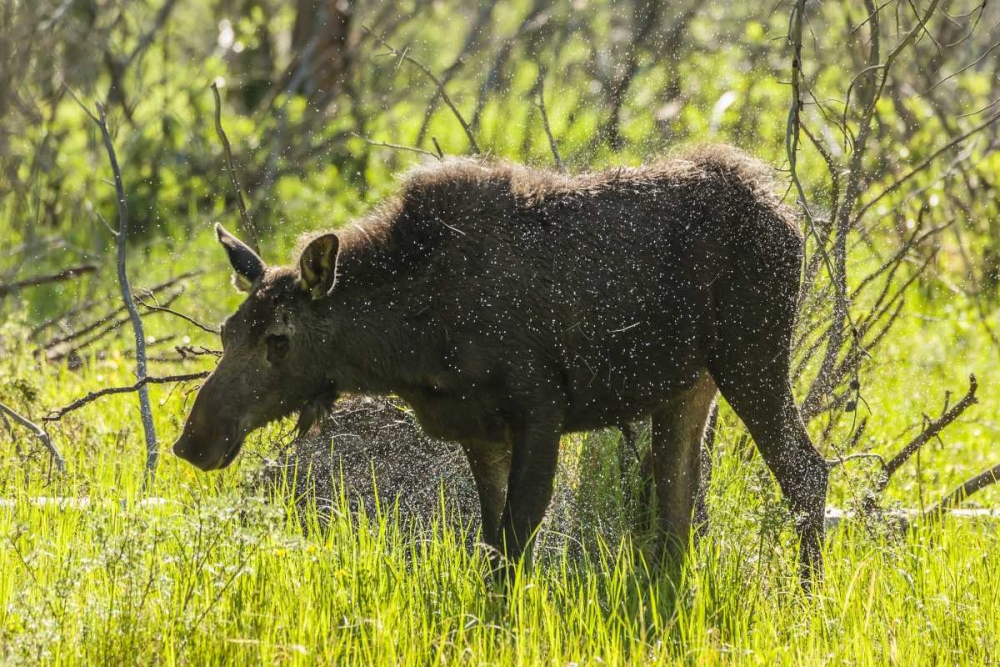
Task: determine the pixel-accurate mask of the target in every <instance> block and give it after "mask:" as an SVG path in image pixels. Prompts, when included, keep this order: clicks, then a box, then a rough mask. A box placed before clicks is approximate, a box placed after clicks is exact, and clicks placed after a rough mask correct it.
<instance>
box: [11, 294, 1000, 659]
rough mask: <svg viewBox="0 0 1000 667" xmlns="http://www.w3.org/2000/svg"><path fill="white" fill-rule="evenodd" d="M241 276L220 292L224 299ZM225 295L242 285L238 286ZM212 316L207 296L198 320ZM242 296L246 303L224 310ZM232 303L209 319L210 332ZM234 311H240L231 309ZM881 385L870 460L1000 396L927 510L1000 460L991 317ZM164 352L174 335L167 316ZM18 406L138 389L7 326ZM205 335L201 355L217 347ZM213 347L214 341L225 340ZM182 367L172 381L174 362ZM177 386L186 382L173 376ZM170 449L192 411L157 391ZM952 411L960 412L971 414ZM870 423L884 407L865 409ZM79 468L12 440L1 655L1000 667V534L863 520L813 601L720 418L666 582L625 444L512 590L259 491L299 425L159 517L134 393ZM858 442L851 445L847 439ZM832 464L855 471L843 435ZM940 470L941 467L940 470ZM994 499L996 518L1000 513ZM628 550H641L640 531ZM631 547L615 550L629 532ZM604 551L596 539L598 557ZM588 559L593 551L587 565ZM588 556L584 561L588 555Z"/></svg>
mask: <svg viewBox="0 0 1000 667" xmlns="http://www.w3.org/2000/svg"><path fill="white" fill-rule="evenodd" d="M222 282H223V277H219V276H213V277H210V278H208V279H207V281H206V284H207V285H216V286H217V287H211V288H206V289H218V290H222V289H225V287H224V285H223V284H222ZM220 294H221V292H220ZM195 303H196V302H195V301H194V300H191V301H189V303H188V304H187V305H189V306H192V307H193V306H194V304H195ZM227 305H228V304H227ZM223 307H225V306H224V305H223V304H221V303H219V304H216V305H214V306H211V307H209V306H202V307H201V308H200V309H199V308H197V307H195V308H194V309H195V310H197V311H199V312H198V314H199V315H202V316H204V317H206V318H209V319H211V318H212V317H213V316H214V314H215V311H213V310H212V309H213V308H219V309H221V308H223ZM219 312H221V310H220V311H219ZM916 312H924V313H927V312H935V313H939V314H940V318H937V319H935V318H928V317H927V316H923V317H922V318H917V317H908V318H906V319H904V320H903V321H902V323H901V325H900V329H899V333H898V335H897V337H896V338H895V339H894V341H893V342H892V343H891V344H890V345H889V346H887V347H886V348H884V349H883V350H882V351H881V353H880V354H879V355H877V357H876V358H875V360H874V361H873V362H872V364H871V365H870V367H869V368H868V369H867V370H866V373H865V376H864V378H865V382H864V386H865V396H866V399H867V401H868V404H869V405H870V406H871V410H872V413H871V421H872V427H871V431H870V433H871V439H872V440H871V442H866V443H863V444H865V445H866V446H868V445H871V446H873V447H875V448H876V450H877V451H882V452H892V451H894V450H895V449H896V448H898V446H899V444H900V442H901V440H905V439H906V437H907V436H908V435H909V434H910V431H908V430H907V428H908V427H909V426H910V425H911V424H918V423H919V421H920V415H921V413H923V412H928V413H933V414H936V413H937V411H938V410H939V408H940V405H941V403H942V401H943V398H944V392H945V390H951V391H952V392H953V396H954V395H957V394H960V393H962V392H964V390H965V388H966V385H965V382H966V380H965V377H966V374H967V372H968V371H970V370H975V371H976V372H977V373H979V374H980V376H981V378H982V379H983V386H982V389H981V394H980V398H981V404H980V405H979V406H977V407H975V408H973V409H972V410H970V411H969V413H967V415H966V416H965V417H963V419H962V420H960V422H959V423H956V424H955V425H953V426H952V427H950V428H949V429H948V430H947V431H946V432H945V434H944V439H943V442H942V443H939V444H937V443H936V444H934V445H929V446H928V448H927V451H925V452H924V453H923V454H922V458H921V461H920V467H919V471H918V468H917V466H916V465H914V464H913V463H911V464H909V465H908V467H907V468H906V469H905V470H904V471H902V472H901V473H900V474H899V476H898V479H897V480H895V481H894V484H893V487H892V488H891V497H890V500H891V501H893V502H898V503H900V504H903V505H906V506H917V505H918V503H919V502H920V498H921V497H923V498H924V499H925V501H932V500H933V499H935V498H936V497H938V496H939V495H940V493H942V492H943V491H944V490H946V489H948V488H949V487H950V486H952V485H954V484H955V483H957V482H958V481H959V480H961V479H962V478H964V477H966V476H968V475H969V474H971V473H973V472H976V471H977V470H979V469H982V468H983V467H985V466H986V465H987V463H992V462H995V459H996V454H995V450H994V448H993V447H992V444H993V443H994V442H995V441H996V435H997V434H996V430H997V424H996V423H995V421H994V420H995V419H996V411H995V406H996V405H997V388H996V386H995V385H994V384H993V383H992V382H991V381H990V378H991V377H995V376H996V375H997V371H998V368H997V366H998V365H1000V364H998V361H997V360H996V358H995V355H993V356H989V355H988V354H983V353H982V350H985V349H988V348H987V347H985V343H984V341H983V339H982V336H983V334H982V331H981V329H979V328H978V327H977V326H976V320H975V318H974V316H973V315H972V314H971V312H967V311H966V310H964V309H962V308H961V307H960V306H959V305H956V304H936V303H922V304H920V309H919V310H917V311H916ZM150 323H151V325H150V326H151V331H152V332H153V335H157V334H159V333H162V332H163V331H166V330H168V329H174V330H176V328H177V326H178V324H177V323H176V322H171V321H157V320H155V319H151V320H150ZM3 334H4V335H3V340H4V345H5V346H7V347H8V351H9V354H8V355H7V356H6V357H5V358H4V359H3V360H2V361H0V368H2V373H3V375H2V378H3V380H0V386H2V400H4V401H7V402H9V403H12V404H14V405H16V406H18V407H20V408H21V409H24V410H25V411H27V412H30V413H31V414H32V416H34V417H35V418H38V417H40V415H41V414H42V409H43V407H51V406H56V405H61V404H64V403H67V402H68V401H69V400H71V399H72V398H75V397H77V396H79V395H82V394H84V393H86V392H87V391H89V390H91V389H93V388H95V387H98V386H103V385H110V384H124V383H127V382H129V380H130V377H131V375H130V374H131V360H130V359H128V358H126V357H125V356H124V349H125V348H124V347H118V346H115V347H113V348H112V350H111V351H110V353H109V354H107V355H105V356H104V358H102V359H91V360H90V361H88V362H87V364H86V365H85V366H84V367H83V369H81V371H79V372H72V371H69V370H67V369H65V368H60V367H53V366H39V365H38V364H37V362H36V361H34V359H33V358H32V356H31V350H30V348H29V347H27V346H23V347H18V346H17V345H16V344H15V343H14V341H16V340H18V339H21V338H23V330H22V328H21V325H19V324H17V323H16V322H13V323H8V324H7V325H6V327H5V328H4V330H3ZM192 336H193V337H195V338H197V336H196V335H195V334H192ZM205 340H206V341H207V340H208V339H205ZM159 370H161V371H162V370H163V369H159ZM172 370H175V371H176V369H172ZM152 394H153V400H154V405H155V406H156V413H157V427H158V430H159V433H160V437H161V440H162V445H163V448H164V450H165V448H166V445H167V444H168V443H169V442H170V441H171V439H172V438H173V437H174V436H175V435H176V434H177V433H178V430H179V428H180V424H181V420H182V419H183V416H184V413H185V405H186V402H189V401H190V397H189V396H186V395H185V391H183V390H180V389H170V388H167V387H155V388H154V390H153V392H152ZM952 400H954V398H953V399H952ZM864 414H867V413H864ZM51 430H52V433H53V436H54V439H55V441H56V443H57V444H58V445H59V446H60V447H61V448H62V450H63V453H64V455H65V456H66V458H67V463H68V468H69V470H68V473H67V475H66V476H65V477H58V476H53V475H50V474H49V473H48V471H47V465H46V462H45V458H44V456H42V455H41V453H39V452H37V451H35V450H34V449H32V448H34V443H32V442H31V441H30V439H29V437H28V436H27V435H25V434H24V433H22V432H18V431H15V432H13V436H14V437H15V438H16V440H17V441H18V442H19V443H20V444H21V446H22V447H23V448H26V449H32V451H33V453H32V455H31V457H29V459H28V460H27V461H21V460H19V459H17V458H16V457H14V455H13V454H14V446H13V441H12V438H11V434H10V433H9V432H7V431H2V432H0V453H2V456H0V495H2V496H3V497H4V498H8V499H12V500H14V501H15V504H14V505H13V506H9V505H8V506H5V507H2V508H0V662H3V663H5V664H7V663H9V664H37V663H39V662H42V663H48V664H133V663H135V664H149V663H156V664H223V663H225V664H274V663H291V664H345V663H353V664H456V663H458V664H512V663H515V664H570V663H578V664H647V663H652V662H660V661H672V662H679V663H691V664H717V663H725V664H768V665H770V664H776V663H777V664H823V663H826V664H844V663H850V664H880V665H881V664H989V663H995V662H997V661H998V660H1000V654H998V651H1000V646H998V645H997V640H996V637H1000V548H998V547H1000V538H998V535H997V531H996V526H995V525H994V524H989V523H977V522H964V523H963V522H958V521H955V520H949V521H946V522H945V523H944V524H943V525H942V526H941V527H939V528H936V529H933V530H929V531H925V532H924V533H921V534H917V535H910V536H894V535H891V534H887V533H886V532H885V531H877V530H876V531H870V530H868V529H866V528H865V527H864V526H861V525H859V524H854V525H851V526H848V527H846V528H844V529H840V530H838V531H836V532H835V533H833V534H832V535H831V536H830V539H829V541H828V544H827V548H826V562H827V576H826V580H825V582H824V583H823V584H822V585H821V586H820V587H819V588H818V589H817V591H816V594H815V595H814V596H813V597H812V598H807V597H805V596H804V595H803V594H802V593H801V592H800V590H799V588H798V584H797V581H796V578H795V576H794V572H795V563H794V553H795V548H794V539H793V535H792V531H791V529H790V524H789V521H788V517H787V516H786V512H785V511H784V510H783V509H782V505H781V503H780V499H779V497H778V494H777V491H776V488H775V485H774V484H773V482H772V480H771V478H770V476H769V474H768V473H767V472H766V469H764V468H763V466H762V465H761V463H760V462H759V458H758V457H749V458H748V457H747V455H746V454H745V453H744V452H741V451H737V442H738V441H739V439H740V436H741V434H742V430H741V427H740V426H739V423H738V421H737V420H736V419H735V417H734V416H733V415H732V414H731V413H729V411H728V410H724V411H723V415H722V422H721V428H720V432H719V443H718V448H717V451H716V454H715V459H716V471H715V479H714V481H713V486H712V492H711V496H710V509H711V514H712V526H711V529H710V532H709V534H708V536H707V539H704V540H703V541H701V542H700V543H699V544H698V545H695V546H693V547H692V553H691V554H690V556H689V558H688V559H687V561H686V563H685V564H684V565H683V566H682V567H680V568H679V569H674V570H671V569H669V568H662V567H661V568H651V567H649V566H648V565H647V564H646V562H645V560H644V558H643V553H644V549H643V548H640V547H645V546H648V545H647V544H646V543H647V541H648V540H646V538H645V536H644V535H642V534H641V533H633V532H631V531H630V529H629V525H630V524H629V517H628V516H627V514H626V513H625V512H623V510H622V508H621V504H620V494H619V493H618V491H617V487H616V480H617V470H616V469H615V463H614V456H613V455H612V451H611V450H612V448H613V447H615V442H614V437H613V436H612V435H610V434H594V435H590V436H586V437H580V436H574V437H570V438H567V439H566V441H565V442H564V457H563V458H564V465H563V469H562V471H561V473H560V477H559V483H560V484H570V485H574V486H576V487H578V494H579V495H580V497H581V498H582V501H581V502H580V503H578V504H577V505H576V506H575V510H576V511H577V512H578V513H581V514H582V515H584V520H583V521H581V522H580V523H581V527H580V528H579V529H578V532H577V534H575V535H572V536H571V538H572V541H573V544H575V545H577V547H576V548H574V549H572V550H568V549H566V548H565V544H567V542H566V541H562V542H560V541H558V540H555V541H551V542H546V544H545V545H544V548H542V549H540V550H539V554H538V558H537V560H536V563H535V564H534V565H533V566H531V567H529V568H527V569H525V570H523V571H522V572H521V573H520V575H519V577H518V579H517V581H516V582H515V583H514V584H513V585H512V586H511V587H510V588H509V589H508V590H507V591H506V592H503V591H501V590H500V589H498V588H497V587H496V586H494V585H493V584H492V583H491V581H490V579H489V577H488V576H487V563H486V559H485V557H484V554H483V553H482V552H481V551H478V550H472V551H470V550H468V549H467V548H466V546H465V536H464V535H462V534H461V533H460V532H456V529H455V528H454V527H453V526H454V522H441V521H439V522H437V523H436V524H434V525H426V526H422V527H419V528H412V527H411V528H408V529H403V528H401V527H400V524H399V522H398V521H397V520H396V519H395V517H394V514H393V512H392V510H391V508H387V509H386V510H385V511H384V513H382V514H380V515H378V516H370V517H365V516H356V515H351V514H350V513H349V512H348V511H347V509H346V508H347V505H346V503H344V504H343V507H342V508H341V511H340V512H339V513H335V515H334V519H333V520H332V522H331V523H330V525H329V526H321V525H320V523H319V520H318V519H317V517H316V515H315V512H310V511H304V512H299V511H298V510H297V509H296V508H295V507H294V506H293V505H291V504H289V503H288V502H287V501H281V500H279V501H278V502H277V503H273V502H270V500H269V499H268V498H267V497H262V496H261V494H260V492H259V491H257V490H256V487H255V486H254V485H253V484H252V483H251V480H252V478H253V472H254V470H255V469H256V468H257V467H258V466H259V461H260V455H261V454H263V453H265V452H266V450H267V449H268V444H267V443H269V442H271V441H272V439H273V438H275V437H276V429H271V430H269V431H267V432H265V433H264V434H262V435H261V436H257V437H255V438H253V439H252V440H253V441H252V442H251V445H250V447H249V452H247V453H245V454H244V456H243V458H242V461H241V463H240V464H239V466H238V467H237V468H236V469H235V470H232V471H228V472H226V473H222V474H213V475H207V474H203V473H198V472H196V471H195V470H194V469H193V468H192V467H190V466H188V465H186V464H184V463H183V462H180V461H178V460H177V459H175V458H173V457H172V456H170V455H168V454H166V451H164V454H165V456H164V458H163V461H162V463H161V467H160V471H159V477H158V479H157V481H156V483H155V485H154V487H153V488H152V489H151V490H150V492H151V494H152V495H154V496H157V497H162V498H165V499H167V503H166V504H164V505H156V506H149V505H143V504H141V502H140V501H141V499H142V497H143V496H142V491H141V480H142V475H141V467H142V462H143V455H142V452H141V434H140V429H139V424H138V418H137V408H136V404H135V397H134V396H131V395H129V396H121V397H111V398H108V399H105V400H103V401H101V402H100V403H95V404H92V405H90V406H87V407H86V408H84V409H82V410H80V411H78V412H76V413H73V414H71V415H69V416H68V417H66V418H65V419H64V420H63V421H62V422H61V423H59V424H58V425H54V426H53V428H52V429H51ZM841 435H842V434H841ZM824 449H825V453H826V454H827V455H832V450H831V447H830V445H829V444H826V445H824ZM866 465H867V464H865V463H855V464H852V466H851V467H849V468H848V469H846V470H843V469H841V470H838V471H837V472H836V473H835V475H834V486H833V490H832V492H831V502H834V503H837V504H841V505H844V506H849V505H850V503H851V500H852V498H853V497H855V496H856V494H857V493H859V492H860V491H859V490H863V488H864V485H865V484H866V482H865V479H866V477H865V474H864V470H865V468H866ZM918 472H919V474H918ZM995 493H996V492H995V491H990V492H986V493H984V494H982V495H981V496H978V497H977V498H976V500H977V501H979V502H982V503H984V504H987V505H989V504H994V505H995V504H996V495H995ZM38 496H74V497H87V498H89V499H90V500H91V502H92V506H91V507H90V508H88V509H79V508H63V509H59V508H56V507H52V506H47V507H36V506H33V505H32V504H31V503H30V502H29V499H30V498H33V497H38ZM622 535H624V537H621V536H622ZM616 536H617V537H616ZM579 545H582V548H581V547H580V546H579ZM581 551H582V555H581ZM570 552H571V553H570Z"/></svg>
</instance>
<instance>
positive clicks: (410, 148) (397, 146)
mask: <svg viewBox="0 0 1000 667" xmlns="http://www.w3.org/2000/svg"><path fill="white" fill-rule="evenodd" d="M351 136H352V137H357V138H358V139H361V141H363V142H365V143H366V144H368V145H369V146H378V147H380V148H392V149H395V150H397V151H410V152H411V153H418V154H420V155H429V156H431V157H433V158H437V159H438V160H441V159H443V156H441V155H438V154H437V153H432V152H431V151H425V150H424V149H423V148H417V147H416V146H403V145H402V144H390V143H388V142H385V141H373V140H372V139H369V138H368V137H363V136H361V135H360V134H358V133H357V132H351Z"/></svg>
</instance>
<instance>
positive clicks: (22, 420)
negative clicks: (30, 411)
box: [0, 403, 66, 472]
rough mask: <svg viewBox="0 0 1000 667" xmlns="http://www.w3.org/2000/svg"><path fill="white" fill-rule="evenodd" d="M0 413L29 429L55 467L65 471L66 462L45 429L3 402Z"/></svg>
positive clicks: (0, 405) (0, 404)
mask: <svg viewBox="0 0 1000 667" xmlns="http://www.w3.org/2000/svg"><path fill="white" fill-rule="evenodd" d="M0 413H3V414H4V415H6V416H7V417H10V418H11V419H12V420H14V422H16V423H17V424H20V425H21V426H23V427H24V428H26V429H28V430H29V431H31V433H32V434H34V436H35V437H36V438H38V440H39V442H41V443H42V445H43V446H44V447H45V449H47V450H48V452H49V455H50V456H51V457H52V460H53V461H54V462H55V464H56V469H57V470H59V472H66V462H65V461H63V457H62V455H61V454H60V453H59V450H58V449H56V446H55V445H54V444H52V438H50V437H49V434H48V433H46V431H45V429H43V428H42V427H41V426H39V425H38V424H36V423H35V422H33V421H31V420H30V419H28V418H27V417H25V416H23V415H21V414H19V413H18V412H15V411H14V410H13V408H10V407H8V406H6V405H4V404H3V403H0Z"/></svg>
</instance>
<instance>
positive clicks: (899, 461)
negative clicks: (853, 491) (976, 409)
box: [865, 375, 979, 512]
mask: <svg viewBox="0 0 1000 667" xmlns="http://www.w3.org/2000/svg"><path fill="white" fill-rule="evenodd" d="M978 389H979V382H978V381H977V380H976V376H975V375H969V390H968V391H967V392H966V393H965V396H963V397H962V400H960V401H959V402H958V403H956V404H955V405H953V406H952V407H951V409H949V410H946V411H945V412H944V414H942V415H941V416H940V417H938V418H937V419H935V420H933V421H931V422H930V423H929V424H927V426H926V427H925V428H924V429H923V430H922V431H921V432H920V433H919V434H917V436H916V437H914V438H913V439H912V440H910V442H908V443H907V444H906V446H905V447H903V448H902V449H901V450H899V453H897V454H896V455H895V456H893V457H892V458H891V459H889V461H887V462H886V464H885V465H884V466H883V468H882V472H881V474H880V475H879V478H878V480H877V481H876V483H875V488H874V489H873V490H872V494H871V495H870V496H869V498H868V500H867V501H866V503H865V510H866V511H868V512H872V511H874V510H875V509H876V507H875V503H876V499H877V498H879V497H880V496H881V495H882V493H883V492H885V489H886V487H887V486H889V481H890V480H891V479H892V476H893V475H894V474H895V473H896V471H897V470H899V468H900V467H901V466H902V465H903V464H904V463H906V462H907V461H908V460H909V459H910V457H911V456H913V455H914V454H916V453H917V452H918V451H920V448H921V447H923V446H924V445H925V444H927V442H928V441H930V440H931V439H932V438H935V437H937V435H938V434H939V433H941V431H942V430H943V429H944V428H945V427H946V426H948V425H949V424H951V423H952V422H953V421H955V420H956V419H958V417H959V416H960V415H961V414H962V413H963V412H965V411H966V410H967V409H968V408H970V407H971V406H973V405H975V404H976V403H977V402H978V401H979V399H977V398H976V391H977V390H978Z"/></svg>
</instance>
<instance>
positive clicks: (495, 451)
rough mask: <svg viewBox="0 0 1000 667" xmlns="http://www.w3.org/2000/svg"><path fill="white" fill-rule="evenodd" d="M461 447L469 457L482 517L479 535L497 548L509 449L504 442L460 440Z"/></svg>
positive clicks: (505, 492)
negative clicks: (461, 441)
mask: <svg viewBox="0 0 1000 667" xmlns="http://www.w3.org/2000/svg"><path fill="white" fill-rule="evenodd" d="M462 449H463V450H465V456H466V458H468V460H469V468H470V469H471V470H472V478H473V480H474V481H475V482H476V492H477V493H478V494H479V508H480V510H481V516H482V530H481V532H480V537H481V539H482V541H483V542H485V543H486V544H487V545H489V546H490V547H493V548H497V549H498V548H499V546H500V542H499V538H498V536H499V532H500V517H501V515H502V514H503V510H504V504H505V500H506V497H507V478H508V477H509V476H510V463H511V451H510V443H508V442H479V441H477V442H463V443H462Z"/></svg>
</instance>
